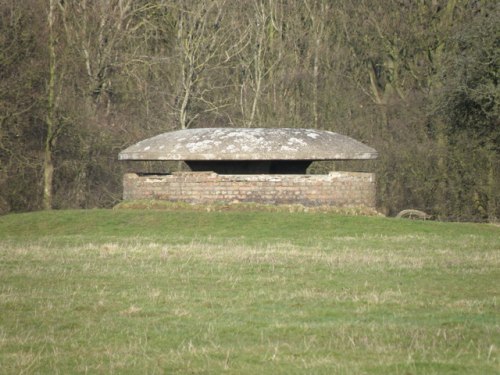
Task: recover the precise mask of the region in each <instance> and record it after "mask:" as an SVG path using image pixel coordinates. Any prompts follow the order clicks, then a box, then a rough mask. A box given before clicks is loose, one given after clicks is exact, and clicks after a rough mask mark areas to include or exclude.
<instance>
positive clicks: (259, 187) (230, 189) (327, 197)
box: [123, 172, 375, 208]
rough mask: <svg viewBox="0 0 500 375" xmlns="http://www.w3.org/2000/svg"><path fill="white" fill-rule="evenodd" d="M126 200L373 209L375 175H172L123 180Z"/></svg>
mask: <svg viewBox="0 0 500 375" xmlns="http://www.w3.org/2000/svg"><path fill="white" fill-rule="evenodd" d="M123 198H124V199H125V200H135V199H160V200H169V201H182V202H189V203H215V202H221V203H230V202H234V201H239V202H255V203H268V204H302V205H305V206H320V205H330V206H337V207H351V206H365V207H371V208H375V176H374V174H372V173H358V172H330V173H329V174H327V175H219V174H216V173H213V172H174V173H173V174H170V175H138V174H135V173H127V174H125V175H124V178H123Z"/></svg>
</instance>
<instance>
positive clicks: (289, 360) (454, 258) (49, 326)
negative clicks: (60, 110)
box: [0, 210, 500, 374]
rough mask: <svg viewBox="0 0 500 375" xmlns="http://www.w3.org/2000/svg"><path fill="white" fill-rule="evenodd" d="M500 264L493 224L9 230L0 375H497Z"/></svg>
mask: <svg viewBox="0 0 500 375" xmlns="http://www.w3.org/2000/svg"><path fill="white" fill-rule="evenodd" d="M499 263H500V229H499V228H498V227H496V226H493V225H488V224H482V225H481V224H463V223H462V224H458V223H438V222H429V221H427V222H422V221H408V220H396V219H387V218H382V217H361V216H359V217H354V216H352V217H351V216H339V215H335V214H333V213H327V212H323V213H322V212H316V213H308V212H295V213H289V212H253V211H244V212H239V211H229V212H194V211H189V210H180V211H168V210H167V211H154V210H90V211H53V212H36V213H28V214H15V215H7V216H0V373H2V374H4V373H5V374H19V373H27V374H29V373H47V374H55V373H60V374H68V373H91V374H96V373H97V374H113V373H115V374H124V373H125V374H127V373H130V374H139V373H140V374H142V373H148V374H172V373H179V374H186V373H187V374H221V373H227V374H264V373H269V374H294V373H297V374H303V373H307V374H498V373H499V372H500V365H499V358H498V354H499V353H498V352H499V345H500V327H499V310H498V304H497V300H498V297H499V287H498V284H499V282H500V267H499V266H500V264H499Z"/></svg>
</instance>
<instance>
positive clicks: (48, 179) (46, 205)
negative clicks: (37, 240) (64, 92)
mask: <svg viewBox="0 0 500 375" xmlns="http://www.w3.org/2000/svg"><path fill="white" fill-rule="evenodd" d="M55 10H56V2H55V0H49V13H48V16H47V22H48V27H49V45H48V47H49V64H50V65H49V83H48V87H47V91H48V92H47V118H46V121H45V123H46V126H47V128H46V130H47V134H46V135H45V136H46V138H45V148H44V153H43V157H44V160H43V200H42V207H43V209H45V210H50V209H51V208H52V185H53V178H54V163H53V160H52V151H53V144H54V136H55V107H56V96H55V86H56V40H55V32H54V21H55Z"/></svg>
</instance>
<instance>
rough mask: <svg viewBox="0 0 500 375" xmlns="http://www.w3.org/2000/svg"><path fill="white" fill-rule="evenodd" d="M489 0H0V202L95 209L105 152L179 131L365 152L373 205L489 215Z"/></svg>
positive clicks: (494, 77)
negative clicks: (355, 142) (334, 137)
mask: <svg viewBox="0 0 500 375" xmlns="http://www.w3.org/2000/svg"><path fill="white" fill-rule="evenodd" d="M499 19H500V3H499V2H497V1H480V0H475V1H463V0H449V1H442V0H418V1H407V0H377V1H370V0H359V1H351V0H238V1H236V0H211V1H209V0H198V1H195V0H29V1H18V0H0V212H4V213H5V212H9V211H24V210H36V209H42V208H45V209H48V208H70V207H82V208H89V207H110V206H112V205H113V204H115V203H117V202H118V201H119V200H120V199H121V177H122V172H123V170H122V169H123V166H122V165H121V164H120V163H119V162H118V161H117V154H118V152H119V151H120V150H122V149H123V148H125V147H127V146H128V145H130V144H132V143H135V142H137V141H139V140H141V139H143V138H146V137H149V136H153V135H156V134H158V133H161V132H165V131H169V130H174V129H181V128H193V127H216V126H217V127H221V126H224V127H226V126H228V127H262V126H264V127H305V128H321V129H327V130H332V131H336V132H339V133H343V134H346V135H349V136H352V137H354V138H356V139H359V140H361V141H363V142H365V143H366V144H368V145H370V146H372V147H374V148H376V149H377V150H378V151H379V155H380V156H379V159H378V161H376V162H370V163H366V164H363V163H354V162H353V163H352V164H350V165H347V166H346V165H343V164H345V163H332V164H331V165H328V166H324V165H321V164H318V166H317V167H316V169H322V168H328V169H334V168H337V169H342V168H346V167H349V168H354V169H356V168H357V169H360V170H365V169H368V170H373V171H375V172H376V173H377V179H378V206H379V209H380V210H381V211H383V212H384V213H386V214H395V213H397V212H398V211H400V210H402V209H407V208H414V209H421V210H424V211H426V212H427V213H429V214H432V215H434V216H435V217H438V218H441V219H453V220H495V219H497V218H499V217H500V171H499V169H500V167H499V164H500V163H499V144H500V121H499V107H498V92H499V91H498V79H499V69H498V63H499V61H500V58H499V51H500V48H499V47H500V46H499V43H500V32H499V24H500V23H499V22H498V20H499Z"/></svg>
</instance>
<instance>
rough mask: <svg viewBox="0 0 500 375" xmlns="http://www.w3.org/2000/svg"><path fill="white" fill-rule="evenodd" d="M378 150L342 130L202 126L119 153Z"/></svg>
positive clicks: (313, 154)
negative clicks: (335, 131)
mask: <svg viewBox="0 0 500 375" xmlns="http://www.w3.org/2000/svg"><path fill="white" fill-rule="evenodd" d="M376 157H377V151H375V150H374V149H373V148H371V147H368V146H366V145H364V144H363V143H361V142H359V141H356V140H355V139H353V138H350V137H347V136H345V135H341V134H338V133H334V132H330V131H326V130H315V129H293V128H201V129H186V130H178V131H173V132H167V133H163V134H160V135H157V136H155V137H152V138H148V139H145V140H143V141H140V142H138V143H136V144H135V145H133V146H130V147H128V148H127V149H125V150H123V151H122V152H120V154H119V159H120V160H351V159H375V158H376Z"/></svg>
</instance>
